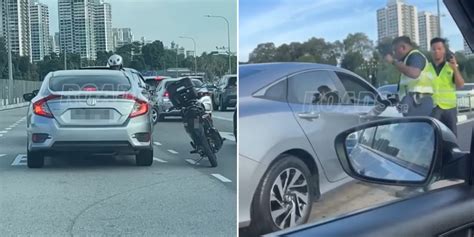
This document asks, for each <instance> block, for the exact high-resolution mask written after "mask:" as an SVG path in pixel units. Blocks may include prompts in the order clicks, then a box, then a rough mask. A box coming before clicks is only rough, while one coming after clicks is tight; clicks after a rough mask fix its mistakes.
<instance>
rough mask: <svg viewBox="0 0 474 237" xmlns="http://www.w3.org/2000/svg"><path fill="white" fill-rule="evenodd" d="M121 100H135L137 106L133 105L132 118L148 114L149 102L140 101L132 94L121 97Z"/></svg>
mask: <svg viewBox="0 0 474 237" xmlns="http://www.w3.org/2000/svg"><path fill="white" fill-rule="evenodd" d="M119 98H123V99H128V100H134V101H135V104H134V105H133V109H132V112H131V113H130V116H129V117H130V118H133V117H137V116H140V115H144V114H146V113H148V110H149V108H148V102H146V101H143V100H140V99H138V98H136V97H135V96H133V95H132V94H123V95H119Z"/></svg>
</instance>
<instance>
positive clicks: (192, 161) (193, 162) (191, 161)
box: [186, 159, 197, 165]
mask: <svg viewBox="0 0 474 237" xmlns="http://www.w3.org/2000/svg"><path fill="white" fill-rule="evenodd" d="M186 162H188V163H189V164H191V165H195V164H197V163H196V161H194V160H192V159H186Z"/></svg>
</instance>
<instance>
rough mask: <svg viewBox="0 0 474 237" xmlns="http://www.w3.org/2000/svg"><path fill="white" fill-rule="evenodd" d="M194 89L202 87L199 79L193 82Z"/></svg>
mask: <svg viewBox="0 0 474 237" xmlns="http://www.w3.org/2000/svg"><path fill="white" fill-rule="evenodd" d="M192 82H193V85H194V87H202V84H203V83H202V82H201V81H200V80H198V79H193V80H192Z"/></svg>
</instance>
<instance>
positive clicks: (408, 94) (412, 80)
mask: <svg viewBox="0 0 474 237" xmlns="http://www.w3.org/2000/svg"><path fill="white" fill-rule="evenodd" d="M392 49H393V56H392V55H391V54H387V55H386V56H385V60H386V61H387V62H388V63H391V64H393V65H394V66H395V68H396V69H397V70H398V71H399V72H400V82H399V84H398V95H399V98H400V106H401V112H402V113H403V115H404V116H430V115H431V113H432V109H433V99H432V95H433V80H434V78H435V75H434V73H433V72H432V71H431V70H429V68H430V67H429V62H428V60H427V58H426V56H425V55H423V53H422V52H421V51H419V50H417V49H415V48H414V47H413V44H412V42H411V40H410V38H409V37H407V36H400V37H397V38H395V39H394V40H393V42H392Z"/></svg>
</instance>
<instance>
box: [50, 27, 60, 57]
mask: <svg viewBox="0 0 474 237" xmlns="http://www.w3.org/2000/svg"><path fill="white" fill-rule="evenodd" d="M52 38H53V40H52V43H51V44H52V45H53V47H52V51H53V52H55V53H56V54H58V55H59V54H60V53H61V52H62V51H63V50H62V49H61V47H60V45H61V44H60V42H59V32H56V33H54V36H52Z"/></svg>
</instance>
